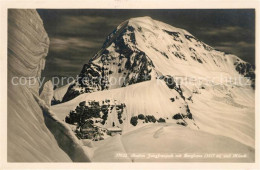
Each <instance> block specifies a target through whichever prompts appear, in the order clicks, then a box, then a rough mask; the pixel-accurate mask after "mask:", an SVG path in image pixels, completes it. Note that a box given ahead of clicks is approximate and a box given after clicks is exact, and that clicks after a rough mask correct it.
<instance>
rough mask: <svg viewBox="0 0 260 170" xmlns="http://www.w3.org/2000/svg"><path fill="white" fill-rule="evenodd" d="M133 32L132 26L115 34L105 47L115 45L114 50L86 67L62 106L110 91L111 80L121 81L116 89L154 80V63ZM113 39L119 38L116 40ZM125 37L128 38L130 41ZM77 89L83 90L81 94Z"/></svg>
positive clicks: (98, 56)
mask: <svg viewBox="0 0 260 170" xmlns="http://www.w3.org/2000/svg"><path fill="white" fill-rule="evenodd" d="M134 31H135V29H134V28H133V27H132V26H126V27H125V28H124V29H120V30H117V31H113V32H112V33H111V34H110V35H109V36H108V38H107V39H106V41H105V42H104V44H103V47H108V46H110V45H111V44H113V50H111V49H109V48H105V49H102V50H101V51H99V52H98V53H97V54H96V55H95V56H94V57H93V58H92V59H91V60H90V62H89V63H88V64H85V65H84V66H83V68H82V70H81V72H80V74H79V77H78V79H77V81H76V83H75V84H73V85H71V86H70V87H69V89H68V91H67V93H66V94H65V96H64V97H63V102H65V101H68V100H71V99H73V98H75V97H76V96H78V95H80V94H82V93H91V92H94V91H100V90H108V89H110V88H111V85H110V84H111V83H110V77H115V78H119V77H120V78H122V80H123V81H121V82H119V81H118V80H119V79H117V81H118V84H117V86H116V87H124V86H127V85H131V84H135V83H139V82H143V81H148V80H151V77H152V75H151V72H152V69H153V68H154V65H153V62H152V61H151V60H150V59H149V57H148V56H147V55H146V54H145V53H144V52H143V51H141V50H139V49H138V48H137V47H136V39H135V34H134ZM116 34H117V35H116ZM114 36H116V37H115V38H114ZM124 37H129V39H125V38H124ZM114 52H116V53H118V54H119V56H117V57H115V55H114ZM111 67H113V68H111ZM112 69H113V70H112ZM115 70H116V71H115ZM76 88H80V90H78V89H76Z"/></svg>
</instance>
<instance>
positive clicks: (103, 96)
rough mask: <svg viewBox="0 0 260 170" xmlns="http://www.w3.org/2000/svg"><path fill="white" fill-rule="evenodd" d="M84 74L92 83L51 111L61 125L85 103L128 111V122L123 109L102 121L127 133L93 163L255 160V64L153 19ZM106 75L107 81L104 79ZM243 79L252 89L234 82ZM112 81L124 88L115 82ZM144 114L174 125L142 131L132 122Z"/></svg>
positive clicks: (75, 86) (112, 42) (136, 21)
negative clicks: (216, 48)
mask: <svg viewBox="0 0 260 170" xmlns="http://www.w3.org/2000/svg"><path fill="white" fill-rule="evenodd" d="M79 76H80V77H83V78H87V79H88V81H85V80H83V79H80V80H78V81H76V82H74V83H72V84H71V86H70V87H69V88H68V91H67V92H66V93H65V95H64V96H63V103H61V104H58V105H53V106H52V107H51V110H52V111H53V112H54V113H56V115H57V117H58V118H59V119H60V120H63V121H65V117H66V116H68V115H69V113H70V111H71V110H75V108H76V107H77V106H78V105H79V103H80V102H82V101H86V103H88V102H92V101H95V102H98V103H99V104H101V105H102V103H104V101H110V102H109V103H108V105H116V104H121V103H123V104H125V106H126V107H125V109H124V111H123V113H122V121H123V122H122V123H120V122H119V118H118V117H117V112H116V110H115V108H113V109H112V108H111V110H109V113H108V118H107V119H106V120H104V121H105V123H104V124H100V123H98V122H96V123H94V124H95V125H98V126H100V127H103V128H110V127H112V126H113V125H114V126H116V127H119V128H121V129H122V130H123V135H122V136H120V135H117V136H114V137H108V138H105V140H104V141H98V142H93V145H94V146H93V147H92V149H90V150H92V153H93V154H92V157H91V159H92V160H93V161H101V162H103V161H105V162H109V161H131V162H135V161H213V162H217V161H222V162H225V161H227V162H228V161H232V162H253V161H254V158H255V156H254V153H255V116H254V114H255V91H254V89H253V88H252V87H254V77H255V74H254V66H252V65H250V64H249V63H246V62H244V61H243V60H241V59H240V58H238V57H237V56H234V55H230V54H225V53H224V52H221V51H217V50H215V49H214V48H212V47H210V46H209V45H207V44H205V43H203V42H202V41H200V40H198V39H197V38H196V37H194V36H193V35H191V34H190V33H189V32H187V31H186V30H183V29H179V28H175V27H173V26H170V25H167V24H165V23H162V22H160V21H156V20H153V19H151V18H150V17H140V18H132V19H129V20H127V21H125V22H123V23H122V24H120V25H119V26H118V27H117V28H116V29H115V30H114V31H113V32H112V33H111V34H110V35H109V36H108V37H107V39H106V40H105V42H104V45H103V47H102V48H101V50H100V51H99V52H98V53H97V54H96V55H95V56H94V57H93V58H92V59H91V60H90V62H89V63H88V64H85V65H84V66H83V68H82V71H81V72H80V74H79ZM99 76H101V77H102V80H103V81H102V82H98V81H96V80H97V79H98V77H99ZM238 77H240V78H241V79H240V80H241V82H243V83H245V82H247V83H248V84H246V85H245V84H239V83H237V82H234V81H235V80H236V78H238ZM121 78H125V82H120V79H121ZM169 78H172V80H173V82H174V83H173V84H169V82H168V79H169ZM225 78H231V79H232V81H230V82H232V83H230V82H226V81H223V79H224V80H225ZM112 79H114V80H117V82H119V83H118V84H113V83H112V81H111V80H112ZM179 80H181V81H180V82H179ZM104 82H105V83H104ZM66 88H67V87H66ZM140 114H143V115H144V116H148V115H153V116H154V117H155V118H156V119H157V120H159V119H160V118H163V119H164V120H165V121H166V123H158V122H156V123H145V121H144V120H141V119H139V118H138V119H137V125H136V126H135V125H133V124H131V123H130V122H131V118H133V117H135V116H136V117H137V116H138V115H140ZM176 115H179V117H178V116H176ZM181 116H182V117H181ZM152 153H156V154H171V153H173V154H175V153H177V154H178V153H179V154H185V153H191V154H242V155H243V154H244V158H238V157H236V156H234V157H228V156H227V155H224V158H223V157H222V158H216V157H213V158H209V157H207V158H204V157H203V158H201V157H195V158H188V157H189V156H187V155H186V156H187V158H185V157H181V158H176V157H172V158H169V159H168V158H167V159H165V158H151V159H148V158H147V155H149V154H152ZM118 154H119V155H118ZM120 154H121V155H120ZM131 154H145V155H146V156H145V157H143V158H142V155H141V157H139V158H133V157H131V156H129V155H131ZM126 155H127V156H126ZM245 155H246V156H245ZM118 156H119V157H118ZM120 156H121V158H120ZM139 156H140V155H139ZM150 156H151V155H150ZM222 156H223V155H222ZM155 157H156V156H155Z"/></svg>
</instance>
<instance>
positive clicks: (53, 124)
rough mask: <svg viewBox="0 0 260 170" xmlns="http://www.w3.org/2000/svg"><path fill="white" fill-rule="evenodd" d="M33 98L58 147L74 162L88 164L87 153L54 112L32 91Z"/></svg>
mask: <svg viewBox="0 0 260 170" xmlns="http://www.w3.org/2000/svg"><path fill="white" fill-rule="evenodd" d="M32 94H33V97H34V98H35V100H36V102H37V103H38V104H39V106H40V107H41V108H42V111H43V116H44V120H45V124H46V126H47V128H48V129H49V130H50V132H51V133H52V134H53V136H54V137H55V139H56V141H57V143H58V145H59V147H60V148H61V149H62V150H63V151H64V152H65V153H66V154H67V155H68V156H69V157H70V158H71V160H72V161H74V162H90V161H91V160H90V158H89V155H88V153H86V152H85V151H84V149H83V147H82V146H83V144H82V143H81V142H80V141H79V140H78V139H77V138H76V136H75V135H74V134H73V132H72V131H71V129H70V128H69V127H68V126H67V125H66V124H65V123H64V122H62V121H60V120H59V119H58V117H57V116H56V115H55V113H54V112H52V111H51V110H50V108H49V107H48V106H47V104H46V103H45V101H44V100H42V99H41V98H40V97H38V95H36V94H35V92H33V91H32Z"/></svg>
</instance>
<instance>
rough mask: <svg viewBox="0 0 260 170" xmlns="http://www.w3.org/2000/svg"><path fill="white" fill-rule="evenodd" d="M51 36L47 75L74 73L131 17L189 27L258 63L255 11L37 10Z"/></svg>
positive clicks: (216, 45)
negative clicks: (144, 17)
mask: <svg viewBox="0 0 260 170" xmlns="http://www.w3.org/2000/svg"><path fill="white" fill-rule="evenodd" d="M38 12H39V14H40V16H41V17H42V19H43V22H44V27H45V29H46V31H47V33H48V35H49V38H50V42H51V44H50V49H49V54H48V56H47V57H48V58H47V61H46V67H45V70H44V72H43V76H46V77H47V78H50V77H52V76H57V75H59V76H76V75H77V74H79V72H80V70H81V68H82V66H83V64H84V63H87V62H88V61H89V59H90V58H92V57H93V55H94V54H95V53H96V52H97V51H98V50H99V49H100V48H101V46H102V44H103V42H104V41H105V38H106V37H107V35H108V34H109V33H110V32H112V31H113V30H114V29H115V28H116V27H117V26H118V25H119V24H120V23H121V22H123V21H124V20H127V19H129V18H132V17H142V16H150V17H152V18H153V19H156V20H160V21H162V22H165V23H167V24H170V25H172V26H174V27H179V28H183V29H186V30H187V31H189V32H190V33H191V34H193V35H194V36H196V37H197V38H198V39H199V40H201V41H203V42H205V43H207V44H208V45H210V46H212V47H214V48H216V49H219V50H221V51H224V52H228V53H232V54H235V55H237V56H238V57H240V58H242V59H243V60H245V61H247V62H250V63H251V64H255V11H254V10H252V9H239V10H234V9H232V10H228V9H226V10H199V9H198V10H190V9H189V10H185V9H182V10H104V9H98V10H89V9H86V10H60V9H58V10H56V9H55V10H54V9H52V10H47V9H38Z"/></svg>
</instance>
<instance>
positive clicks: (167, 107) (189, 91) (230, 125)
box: [51, 80, 255, 148]
mask: <svg viewBox="0 0 260 170" xmlns="http://www.w3.org/2000/svg"><path fill="white" fill-rule="evenodd" d="M183 89H185V90H184V92H183V93H184V96H185V97H186V98H188V97H189V96H192V101H189V100H186V101H184V100H182V99H181V97H179V98H178V99H176V96H179V94H178V93H177V92H176V91H175V90H174V89H169V88H168V87H167V86H166V85H165V83H164V81H162V80H152V81H145V82H142V83H138V84H134V85H131V86H127V87H124V88H118V89H112V90H105V91H99V92H94V93H86V94H82V95H80V96H78V97H76V98H75V99H73V100H70V101H68V102H65V103H62V104H58V105H54V106H52V107H51V109H52V110H53V111H54V112H55V113H57V116H58V117H59V118H60V119H61V120H64V119H65V117H66V116H67V115H68V114H69V112H70V110H74V109H75V108H76V106H77V105H78V104H79V103H80V102H82V101H87V102H88V101H92V100H95V101H103V100H106V99H110V100H111V101H112V100H116V101H117V102H118V103H125V105H126V109H125V111H124V113H123V115H122V117H123V122H124V123H123V124H122V125H121V124H116V126H119V127H121V128H122V129H123V131H124V132H127V131H129V130H131V128H132V125H131V124H130V119H131V117H133V116H137V115H138V114H141V113H142V114H144V115H154V116H155V117H156V118H157V119H158V118H160V117H161V118H164V119H166V122H175V123H176V122H177V121H176V120H174V119H172V117H173V116H174V115H175V114H176V113H183V114H185V111H186V110H185V103H187V104H188V106H189V107H190V111H191V113H192V115H193V118H194V120H189V119H185V120H186V121H188V124H189V127H190V128H193V129H198V127H199V130H202V131H206V132H209V133H212V134H216V135H223V136H227V137H230V138H233V139H234V140H237V141H239V142H240V143H243V144H245V145H248V146H250V147H252V148H254V126H255V124H254V91H253V90H252V88H251V87H248V88H244V87H233V88H232V87H231V86H226V85H215V86H205V89H202V88H196V86H190V87H189V86H183ZM194 89H196V93H193V90H194ZM230 95H231V96H233V97H232V98H231V97H230ZM172 97H174V98H175V99H176V100H175V101H174V102H172V101H171V100H170V98H172ZM180 107H181V108H180ZM111 114H112V113H111ZM167 118H168V119H167ZM116 119H117V118H116ZM116 119H114V122H117V120H116ZM139 121H140V120H139ZM142 122H143V121H140V122H138V123H139V125H140V124H142ZM194 123H195V124H196V125H194ZM197 126H198V127H197Z"/></svg>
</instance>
